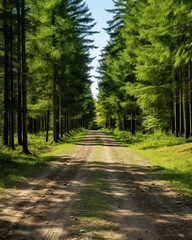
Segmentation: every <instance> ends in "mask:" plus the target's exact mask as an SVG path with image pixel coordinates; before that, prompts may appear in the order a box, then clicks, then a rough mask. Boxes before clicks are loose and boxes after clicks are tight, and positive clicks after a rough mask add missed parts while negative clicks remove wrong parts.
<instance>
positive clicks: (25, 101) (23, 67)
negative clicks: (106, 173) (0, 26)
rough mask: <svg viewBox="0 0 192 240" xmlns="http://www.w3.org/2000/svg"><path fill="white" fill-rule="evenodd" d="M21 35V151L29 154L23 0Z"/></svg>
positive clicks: (23, 3)
mask: <svg viewBox="0 0 192 240" xmlns="http://www.w3.org/2000/svg"><path fill="white" fill-rule="evenodd" d="M21 3H22V4H21V13H22V21H21V35H22V95H23V153H26V154H29V153H30V152H29V150H28V141H27V65H26V46H25V0H22V1H21Z"/></svg>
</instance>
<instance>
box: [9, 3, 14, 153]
mask: <svg viewBox="0 0 192 240" xmlns="http://www.w3.org/2000/svg"><path fill="white" fill-rule="evenodd" d="M10 16H11V26H10V85H11V86H10V90H11V104H10V123H11V124H10V125H11V126H10V140H11V141H10V143H11V148H12V149H13V150H15V143H14V107H13V105H14V96H13V16H12V1H11V11H10Z"/></svg>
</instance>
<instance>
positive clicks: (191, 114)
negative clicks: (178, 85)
mask: <svg viewBox="0 0 192 240" xmlns="http://www.w3.org/2000/svg"><path fill="white" fill-rule="evenodd" d="M188 103H189V133H190V135H191V134H192V104H191V63H190V62H189V63H188Z"/></svg>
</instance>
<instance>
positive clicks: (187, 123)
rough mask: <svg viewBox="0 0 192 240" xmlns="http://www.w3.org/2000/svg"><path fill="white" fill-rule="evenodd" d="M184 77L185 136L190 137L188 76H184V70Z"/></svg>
mask: <svg viewBox="0 0 192 240" xmlns="http://www.w3.org/2000/svg"><path fill="white" fill-rule="evenodd" d="M182 78H183V81H182V82H183V126H184V134H185V138H189V119H188V117H189V108H188V107H189V106H188V102H187V89H188V88H187V84H188V82H187V78H186V77H185V76H184V72H183V73H182Z"/></svg>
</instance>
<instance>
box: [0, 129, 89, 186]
mask: <svg viewBox="0 0 192 240" xmlns="http://www.w3.org/2000/svg"><path fill="white" fill-rule="evenodd" d="M85 133H86V130H85V129H79V130H76V131H71V132H70V134H69V136H65V137H64V139H63V141H60V142H59V143H55V144H52V145H51V144H50V142H45V134H44V133H39V134H29V138H28V142H29V150H30V152H31V154H30V155H26V154H22V148H21V146H19V145H16V150H15V151H12V150H11V149H10V148H8V147H4V146H1V149H0V190H2V189H3V188H13V187H16V186H17V181H19V180H21V179H23V178H25V177H27V176H29V175H31V174H32V173H33V172H34V171H36V170H37V169H39V168H40V167H42V166H43V165H44V164H46V163H48V162H50V161H53V160H54V159H56V157H57V156H58V155H59V154H61V153H65V152H67V151H68V150H69V149H70V148H71V147H72V146H74V144H75V143H77V142H79V141H80V140H81V138H82V137H83V136H84V135H85Z"/></svg>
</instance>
